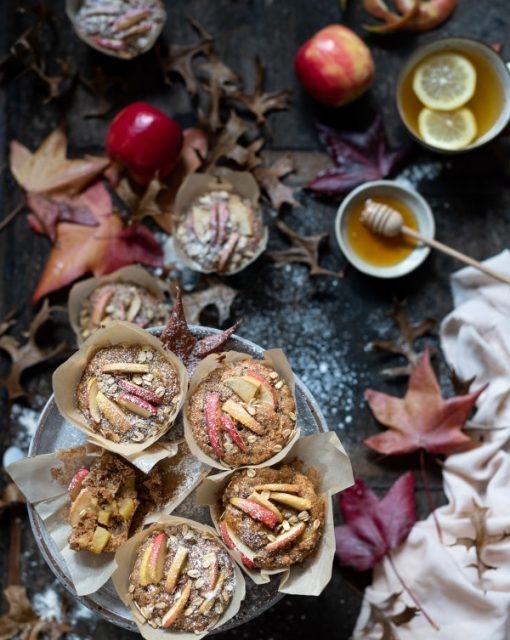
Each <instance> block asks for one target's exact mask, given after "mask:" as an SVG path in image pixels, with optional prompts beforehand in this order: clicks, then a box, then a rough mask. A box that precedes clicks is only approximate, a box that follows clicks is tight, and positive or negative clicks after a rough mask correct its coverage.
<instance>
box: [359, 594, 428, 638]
mask: <svg viewBox="0 0 510 640" xmlns="http://www.w3.org/2000/svg"><path fill="white" fill-rule="evenodd" d="M400 596H401V592H398V593H392V594H391V595H389V596H388V597H387V598H385V599H384V600H383V601H382V602H379V603H377V604H375V603H374V602H370V601H368V605H369V607H370V616H369V618H368V621H367V623H366V625H365V626H364V627H363V629H360V630H359V631H357V632H355V634H354V636H353V640H363V639H364V638H366V637H367V636H368V634H372V633H373V632H375V631H377V627H379V629H380V632H381V635H380V636H379V640H398V636H397V635H396V633H395V629H394V627H395V626H396V627H398V626H400V625H402V624H406V623H408V622H411V620H412V619H413V618H414V617H415V616H417V615H418V613H419V611H420V610H419V609H418V608H416V607H410V606H408V605H404V608H403V609H402V610H401V611H400V612H399V613H394V611H395V605H396V604H397V601H398V599H399V598H400ZM370 637H372V636H370Z"/></svg>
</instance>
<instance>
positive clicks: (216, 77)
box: [199, 51, 241, 132]
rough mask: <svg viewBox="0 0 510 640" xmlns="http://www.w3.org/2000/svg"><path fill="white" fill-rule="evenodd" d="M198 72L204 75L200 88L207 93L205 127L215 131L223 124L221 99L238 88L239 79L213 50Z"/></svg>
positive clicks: (203, 117)
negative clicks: (207, 102)
mask: <svg viewBox="0 0 510 640" xmlns="http://www.w3.org/2000/svg"><path fill="white" fill-rule="evenodd" d="M199 72H200V73H201V74H203V75H204V76H205V81H203V82H202V88H203V89H204V91H206V93H208V94H209V109H208V113H207V116H204V115H202V120H204V119H205V120H206V122H207V128H208V129H209V130H210V131H212V132H215V131H217V130H218V129H220V128H221V127H222V126H223V123H222V121H221V115H220V106H221V102H222V100H223V99H224V98H225V97H226V96H228V95H231V94H232V93H234V92H235V91H236V90H238V89H239V87H240V84H241V80H240V78H239V76H238V75H237V74H236V73H235V72H234V71H232V69H231V68H230V67H228V66H227V65H226V64H225V63H224V62H223V61H222V60H221V59H220V58H218V56H217V55H216V54H215V53H214V52H212V51H211V52H210V53H209V61H208V62H206V63H204V64H203V65H201V66H200V67H199Z"/></svg>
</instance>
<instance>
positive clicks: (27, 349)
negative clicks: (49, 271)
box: [0, 300, 66, 401]
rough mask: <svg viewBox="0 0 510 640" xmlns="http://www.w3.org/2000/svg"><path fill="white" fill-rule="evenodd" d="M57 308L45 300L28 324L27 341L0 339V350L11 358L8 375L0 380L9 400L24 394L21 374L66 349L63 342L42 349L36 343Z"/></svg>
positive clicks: (5, 336) (9, 338)
mask: <svg viewBox="0 0 510 640" xmlns="http://www.w3.org/2000/svg"><path fill="white" fill-rule="evenodd" d="M57 310H59V308H58V307H50V306H49V303H48V301H47V300H45V301H44V304H43V306H42V307H41V309H40V311H39V312H38V313H37V315H36V316H35V318H34V319H33V320H32V323H31V324H30V328H29V330H28V336H27V341H26V342H25V344H20V343H19V342H18V341H17V340H16V338H14V337H13V336H9V335H5V333H4V334H3V335H2V336H1V337H0V349H1V350H3V351H5V352H7V353H8V354H9V356H10V358H11V366H10V370H9V374H8V375H7V376H5V377H3V378H0V385H3V386H5V387H6V389H7V394H8V396H9V400H10V401H12V400H15V399H16V398H21V397H22V396H24V395H25V394H26V391H25V389H24V388H23V386H22V384H21V377H22V375H23V373H24V372H25V371H26V370H27V369H29V368H30V367H33V366H34V365H36V364H40V363H42V362H46V361H47V360H50V359H51V358H54V357H55V356H58V355H59V354H61V353H62V352H63V351H64V349H65V348H66V344H65V342H61V343H60V344H58V345H57V346H56V347H50V348H42V347H41V346H39V344H38V343H37V333H38V331H39V329H40V328H41V326H42V325H43V324H44V323H45V322H46V321H47V320H49V319H51V314H52V313H53V312H54V311H57Z"/></svg>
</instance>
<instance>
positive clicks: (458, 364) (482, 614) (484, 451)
mask: <svg viewBox="0 0 510 640" xmlns="http://www.w3.org/2000/svg"><path fill="white" fill-rule="evenodd" d="M486 264H487V265H489V266H491V267H492V268H494V269H497V270H499V271H501V272H504V273H507V274H509V275H510V252H509V251H504V252H503V253H501V254H499V255H497V256H495V257H493V258H491V259H490V260H487V262H486ZM451 285H452V292H453V299H454V307H455V308H454V310H453V311H452V312H451V313H450V314H449V315H448V316H447V317H446V318H445V319H444V320H443V322H442V325H441V342H442V348H443V351H444V354H445V356H446V359H447V361H448V362H449V364H450V365H451V366H453V367H454V369H455V370H456V372H457V373H458V375H459V376H460V377H461V378H463V379H469V378H472V377H473V376H476V380H475V383H474V384H473V387H472V388H473V389H476V388H479V387H480V386H481V385H483V384H485V383H489V387H488V389H487V390H486V391H485V392H484V393H483V394H482V396H481V397H480V399H479V401H478V405H477V407H478V408H477V412H476V414H475V416H474V418H473V420H472V423H474V424H476V425H477V426H480V427H481V430H480V431H473V432H472V433H473V436H474V437H477V436H478V435H480V434H483V436H484V444H482V445H481V446H480V447H479V448H477V449H473V450H471V451H469V452H467V453H460V454H455V455H451V456H449V457H448V458H447V459H446V461H445V464H444V472H443V484H444V490H445V493H446V495H447V498H448V504H447V505H446V506H444V507H441V508H439V509H437V510H436V514H437V517H438V520H439V523H440V526H441V529H442V532H443V543H441V542H440V540H439V538H438V535H437V532H436V527H435V525H434V520H433V518H432V516H429V517H428V518H427V520H424V521H422V522H417V523H416V525H415V526H414V527H413V529H412V531H411V533H410V535H409V538H408V539H407V540H406V542H405V543H404V544H403V545H402V546H401V547H400V548H399V549H398V550H397V551H395V552H393V559H394V561H395V564H396V566H397V568H398V571H399V572H400V573H401V574H402V576H403V577H404V579H405V581H406V582H407V584H408V585H409V586H410V587H411V588H412V590H413V591H414V592H415V594H416V596H417V597H418V599H419V601H420V602H421V603H422V604H423V606H424V608H425V609H426V611H427V613H428V614H429V615H430V617H431V618H432V619H433V620H434V622H436V623H437V625H438V626H439V631H436V630H434V629H433V628H432V627H431V626H430V624H429V623H428V622H427V621H426V619H425V618H424V617H423V616H422V615H419V616H417V617H415V618H414V619H413V620H412V621H411V622H409V623H407V624H405V625H402V626H400V627H394V630H395V636H396V637H397V638H399V639H400V640H434V639H437V640H508V639H510V537H508V538H506V539H503V540H502V541H500V542H496V543H493V544H489V545H488V546H486V547H484V549H483V551H482V554H481V557H482V559H483V561H484V562H485V563H486V564H487V565H491V566H493V567H497V568H496V569H491V570H487V571H485V572H484V573H483V575H482V583H481V582H480V578H479V576H478V573H477V570H476V568H474V567H470V566H469V565H472V564H474V563H476V552H475V549H474V548H471V549H470V550H468V549H466V547H464V546H462V545H455V546H452V545H453V543H454V542H455V541H456V539H457V538H459V537H468V538H474V537H475V531H474V528H473V524H472V523H471V521H470V520H469V518H468V517H467V516H466V514H467V513H468V512H469V511H471V510H472V505H473V500H475V501H476V502H477V503H478V504H479V505H481V506H483V507H488V509H489V511H488V512H487V520H486V522H487V530H488V533H489V535H495V536H497V535H498V534H503V533H505V532H507V533H509V534H510V286H509V285H507V284H501V283H499V282H497V281H495V280H493V279H490V278H489V277H488V276H485V275H484V274H482V273H480V272H478V271H476V270H474V269H472V268H467V269H463V270H461V271H459V272H457V273H456V274H454V275H453V276H452V279H451ZM483 429H484V430H483ZM400 591H402V587H401V585H400V583H399V581H398V580H397V578H396V576H395V574H394V572H393V570H392V568H391V566H390V564H389V562H388V561H387V560H384V562H382V563H381V564H380V565H379V566H378V567H377V568H376V569H375V571H374V578H373V583H372V586H371V587H369V588H368V589H367V590H366V593H365V599H364V601H363V607H362V610H361V613H360V616H359V619H358V622H357V625H356V629H355V632H354V635H353V638H355V639H356V640H358V639H361V638H367V639H368V638H370V639H372V638H380V637H381V627H380V625H378V626H376V627H375V628H374V630H373V631H372V632H371V633H367V632H366V631H363V627H364V626H365V623H366V621H367V617H368V614H369V607H368V604H367V599H368V600H369V601H371V602H374V603H380V602H382V601H384V599H385V598H387V597H388V596H389V595H390V594H391V593H394V592H400ZM401 599H404V600H405V602H406V603H407V604H409V605H412V604H413V603H412V601H411V600H410V598H409V597H408V596H407V594H405V593H403V594H402V598H401ZM401 599H400V600H401ZM402 608H403V605H402V604H400V605H397V606H396V607H395V608H394V609H393V610H392V612H393V613H398V612H399V611H401V610H402Z"/></svg>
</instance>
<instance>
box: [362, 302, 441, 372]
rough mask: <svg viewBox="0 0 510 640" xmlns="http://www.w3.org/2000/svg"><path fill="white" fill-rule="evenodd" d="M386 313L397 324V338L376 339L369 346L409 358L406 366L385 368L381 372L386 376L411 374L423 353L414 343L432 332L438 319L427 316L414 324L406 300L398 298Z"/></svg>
mask: <svg viewBox="0 0 510 640" xmlns="http://www.w3.org/2000/svg"><path fill="white" fill-rule="evenodd" d="M386 315H387V316H388V317H389V318H391V319H392V320H393V322H394V323H395V324H396V325H397V328H398V330H399V336H398V338H396V339H395V340H374V341H373V342H369V343H368V344H367V347H368V348H370V349H379V350H380V351H387V352H389V353H394V354H396V355H400V356H403V357H404V358H405V359H406V360H407V365H405V366H402V367H391V368H389V369H383V370H382V371H381V373H382V374H383V375H384V376H391V377H397V376H409V375H411V372H412V370H413V369H414V367H415V366H416V364H417V363H418V361H419V359H420V358H421V355H422V353H423V352H422V351H416V350H415V348H414V343H415V342H416V340H418V338H421V337H422V336H424V335H425V334H427V333H430V332H431V331H432V330H433V329H434V327H435V326H436V321H435V320H433V319H432V318H426V319H425V320H422V321H421V322H418V323H416V324H412V323H411V322H410V321H409V318H408V317H407V312H406V304H405V302H404V301H398V300H396V301H395V305H394V308H393V310H392V311H389V312H388V313H387V314H386Z"/></svg>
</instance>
